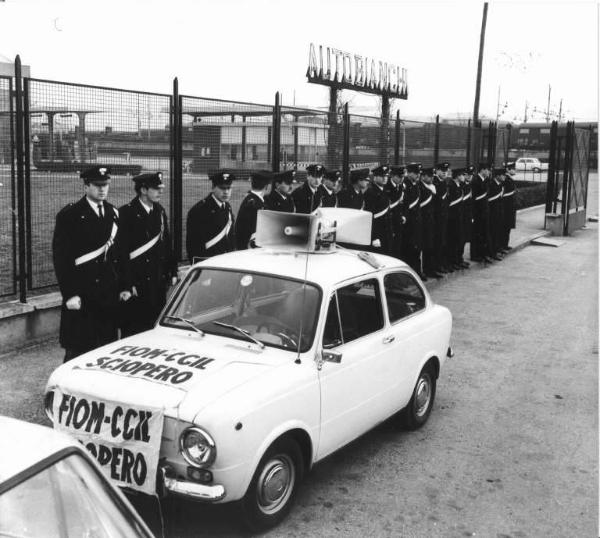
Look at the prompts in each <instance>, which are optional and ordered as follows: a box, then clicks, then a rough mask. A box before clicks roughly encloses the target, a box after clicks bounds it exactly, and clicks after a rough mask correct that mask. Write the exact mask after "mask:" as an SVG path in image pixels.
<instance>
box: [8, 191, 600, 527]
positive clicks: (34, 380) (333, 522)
mask: <svg viewBox="0 0 600 538" xmlns="http://www.w3.org/2000/svg"><path fill="white" fill-rule="evenodd" d="M596 204H597V202H596ZM536 212H538V213H539V212H540V210H533V211H529V212H526V213H521V214H520V215H519V228H518V230H517V232H516V233H514V234H513V238H514V239H515V241H516V240H518V237H519V236H520V234H526V233H528V231H529V232H531V233H539V231H540V228H541V224H540V220H539V218H538V217H536ZM590 213H591V212H590ZM539 216H540V217H541V213H540V215H539ZM428 284H429V283H428ZM430 289H431V292H432V295H433V297H434V300H436V301H437V302H439V303H440V304H444V305H446V306H448V307H449V308H450V310H451V311H452V313H453V316H454V331H453V342H452V344H453V346H454V348H455V350H456V352H457V353H456V357H455V358H454V359H452V360H451V361H449V362H448V363H447V366H446V368H445V369H444V370H443V372H442V374H441V377H440V380H439V385H438V393H437V400H436V404H435V408H434V411H433V414H432V416H431V419H430V421H429V422H428V424H427V425H426V426H425V427H424V428H423V429H422V430H420V431H418V432H413V433H405V432H400V431H398V430H397V429H396V428H395V427H394V424H393V423H392V422H388V423H385V424H383V425H381V426H380V427H378V428H376V429H375V430H373V431H372V432H370V433H368V434H366V435H364V436H363V437H361V438H360V439H358V440H357V441H355V442H354V443H352V444H351V445H350V446H348V447H346V448H345V449H344V450H342V451H340V452H339V453H337V454H335V455H334V456H332V457H330V458H329V459H327V460H326V461H325V462H323V463H321V464H319V465H317V466H316V468H315V469H314V470H313V471H312V472H311V474H310V475H309V476H308V478H307V480H306V481H305V482H304V484H303V485H302V487H301V490H300V493H299V497H298V500H297V505H296V506H295V509H294V510H293V511H292V514H291V515H290V517H289V518H288V519H287V520H286V521H285V522H284V523H283V524H282V525H281V526H280V527H278V528H277V529H275V530H274V531H272V532H270V533H268V534H267V536H273V537H284V536H286V537H287V536H291V537H305V536H306V537H312V536H347V537H354V536H360V537H362V536H394V537H395V536H402V537H431V536H436V537H437V536H440V537H462V536H483V537H488V536H489V537H495V538H507V537H515V538H517V537H526V536H527V537H537V536H539V537H565V536H569V537H571V536H573V537H575V536H577V537H588V536H590V537H591V536H598V527H597V522H598V504H597V501H598V411H597V402H598V310H597V307H598V228H597V224H588V226H587V228H586V229H584V230H581V231H579V232H576V233H575V234H574V235H573V236H572V237H569V238H564V243H563V244H562V245H561V246H560V247H558V248H553V247H542V246H529V247H527V248H524V249H522V250H519V251H517V252H515V253H514V254H511V255H510V256H508V257H507V258H506V259H505V260H503V261H502V262H497V263H495V264H493V265H490V266H487V267H482V266H479V265H478V266H474V267H473V268H472V269H471V270H469V271H464V272H463V273H462V274H459V275H453V276H452V277H451V278H449V279H446V280H445V281H443V282H440V283H434V284H432V285H431V286H430ZM60 360H61V351H60V350H59V348H58V346H57V345H56V343H53V342H51V343H49V344H47V345H44V346H41V347H37V348H35V349H30V350H26V351H21V352H18V353H12V354H8V355H5V356H3V357H2V358H1V359H0V364H1V365H2V373H3V375H2V377H1V378H0V412H1V413H3V414H7V415H11V416H16V417H19V418H24V419H27V420H32V421H34V422H39V423H47V421H46V419H45V417H44V416H43V413H42V410H41V398H42V391H43V386H44V383H45V380H46V379H47V377H48V375H49V373H50V371H51V370H52V369H53V368H55V367H56V366H58V364H59V363H60ZM134 503H135V505H136V506H137V507H138V509H139V510H140V512H141V513H142V514H143V516H144V517H145V518H146V519H147V520H148V522H149V524H150V525H151V526H152V528H153V530H154V531H155V533H156V534H157V536H160V534H161V524H160V519H159V517H158V513H159V512H158V510H157V504H156V502H155V501H153V500H149V501H144V500H140V499H134ZM163 514H164V525H165V532H166V535H167V536H172V537H175V536H242V535H243V534H242V532H241V531H240V529H239V527H238V525H237V523H236V519H235V513H234V512H232V510H231V509H228V508H225V507H203V506H198V505H195V504H188V503H184V504H178V505H177V506H176V507H174V506H171V505H170V504H169V503H164V504H163Z"/></svg>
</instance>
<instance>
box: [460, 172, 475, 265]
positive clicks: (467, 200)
mask: <svg viewBox="0 0 600 538" xmlns="http://www.w3.org/2000/svg"><path fill="white" fill-rule="evenodd" d="M474 173H475V167H474V166H473V165H472V164H470V165H469V166H467V167H466V168H465V174H464V176H462V177H463V178H464V181H463V182H462V191H463V201H462V212H463V228H462V232H463V244H462V248H461V251H460V256H461V260H462V265H463V266H466V267H469V266H470V265H471V264H470V263H469V262H468V261H465V259H464V253H465V246H466V244H467V243H469V242H470V241H471V229H472V227H473V198H472V196H471V180H472V179H473V174H474ZM459 179H460V178H459ZM466 267H465V268H466Z"/></svg>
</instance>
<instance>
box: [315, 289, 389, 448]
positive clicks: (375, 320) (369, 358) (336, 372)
mask: <svg viewBox="0 0 600 538" xmlns="http://www.w3.org/2000/svg"><path fill="white" fill-rule="evenodd" d="M386 335H387V329H386V324H385V320H384V309H383V304H382V294H381V285H380V281H379V279H378V278H376V277H369V278H364V279H361V280H358V281H356V282H353V283H351V284H345V285H344V286H341V287H339V288H338V289H337V290H335V292H334V293H333V294H332V295H331V296H330V298H329V306H328V310H327V316H326V320H325V328H324V330H323V338H322V348H323V351H325V352H334V353H336V354H339V355H340V356H341V361H340V362H339V363H335V362H323V363H322V364H321V370H320V372H319V381H320V388H321V433H320V442H319V448H318V452H317V458H318V459H321V458H322V457H324V456H326V455H327V454H329V453H331V452H333V451H334V450H336V449H337V448H340V447H341V446H343V445H345V444H347V443H348V442H350V441H351V440H352V439H355V438H356V437H358V436H359V435H360V434H362V433H364V432H365V431H367V430H368V429H370V428H371V427H373V426H374V425H375V424H377V423H378V422H380V421H381V420H383V419H385V418H386V410H387V408H388V407H389V406H388V405H387V404H386V403H385V399H386V397H387V396H388V394H389V391H390V389H391V386H392V384H393V380H392V379H391V378H390V375H389V374H390V371H391V364H390V360H389V359H390V349H391V348H390V344H392V343H393V342H392V341H391V340H389V339H387V338H386Z"/></svg>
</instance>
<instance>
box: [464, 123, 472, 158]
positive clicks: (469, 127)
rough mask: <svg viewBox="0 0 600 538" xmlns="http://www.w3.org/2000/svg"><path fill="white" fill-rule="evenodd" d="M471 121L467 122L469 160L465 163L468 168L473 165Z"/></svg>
mask: <svg viewBox="0 0 600 538" xmlns="http://www.w3.org/2000/svg"><path fill="white" fill-rule="evenodd" d="M471 138H472V137H471V119H470V118H469V121H468V122H467V160H466V162H465V165H466V166H469V165H470V164H471Z"/></svg>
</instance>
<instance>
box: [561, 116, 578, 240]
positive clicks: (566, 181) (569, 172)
mask: <svg viewBox="0 0 600 538" xmlns="http://www.w3.org/2000/svg"><path fill="white" fill-rule="evenodd" d="M574 137H575V122H572V121H569V122H567V139H566V144H565V167H564V172H563V188H562V214H563V235H565V236H566V235H569V205H570V203H571V189H572V185H573V145H574Z"/></svg>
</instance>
